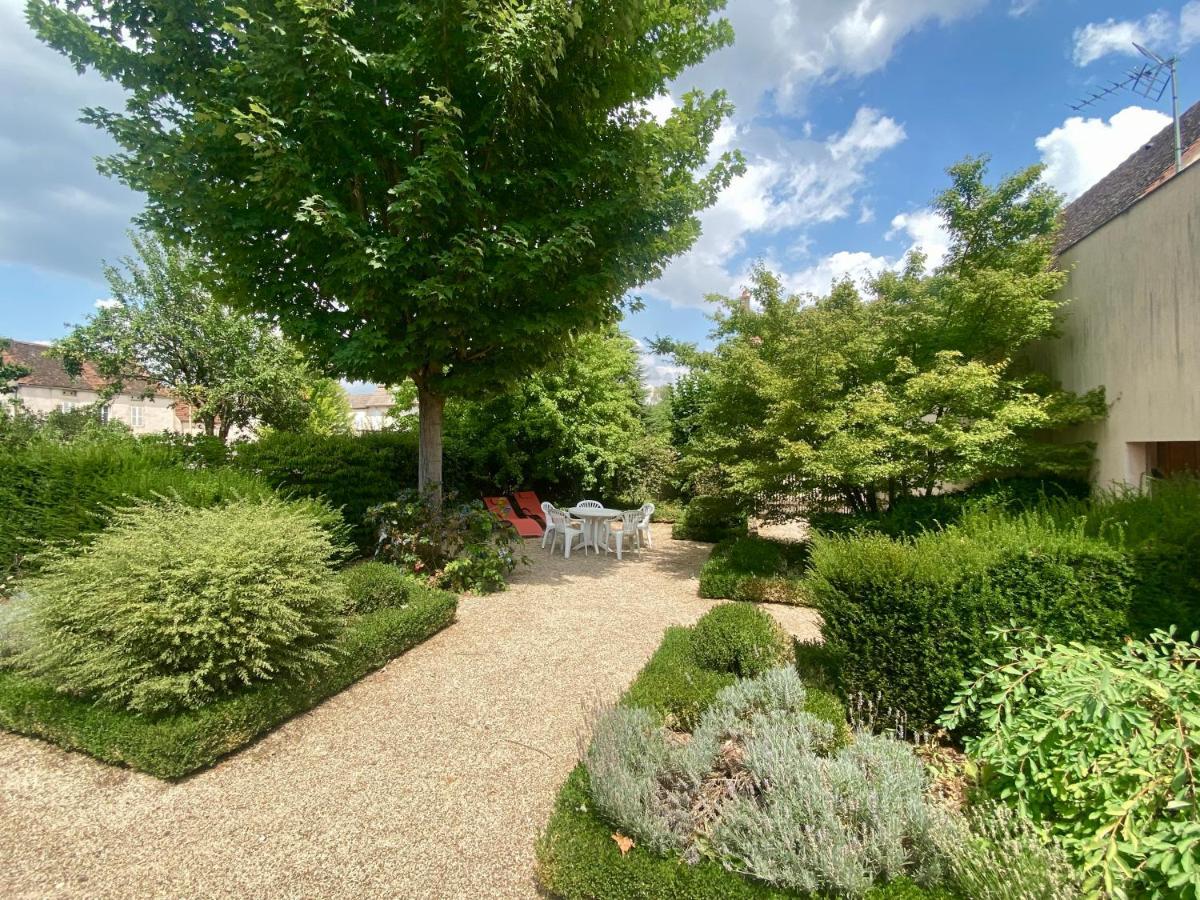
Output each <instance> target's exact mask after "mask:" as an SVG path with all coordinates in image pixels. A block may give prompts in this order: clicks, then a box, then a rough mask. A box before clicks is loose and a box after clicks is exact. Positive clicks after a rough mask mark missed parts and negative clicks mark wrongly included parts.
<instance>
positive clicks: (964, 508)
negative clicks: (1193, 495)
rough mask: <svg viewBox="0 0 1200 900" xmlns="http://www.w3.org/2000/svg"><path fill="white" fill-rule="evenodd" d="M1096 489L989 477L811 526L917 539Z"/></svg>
mask: <svg viewBox="0 0 1200 900" xmlns="http://www.w3.org/2000/svg"><path fill="white" fill-rule="evenodd" d="M1089 492H1090V486H1089V485H1088V483H1087V482H1086V481H1083V480H1081V479H1069V478H1047V477H1040V478H1039V477H1022V476H1016V477H1004V478H987V479H984V480H983V481H980V482H977V483H975V484H973V485H971V486H970V487H968V488H965V489H963V490H956V491H946V492H944V493H940V494H931V495H928V496H922V495H917V496H902V497H897V498H896V499H895V501H894V502H893V503H892V504H891V506H890V507H888V509H887V510H881V511H879V512H878V513H876V514H874V515H870V514H868V515H854V514H845V513H816V514H814V515H811V516H809V517H808V519H809V523H810V524H811V525H812V526H813V527H814V528H817V529H818V530H820V531H824V532H826V533H828V534H844V533H848V532H851V531H870V532H874V533H877V534H886V535H888V536H889V537H916V536H917V535H919V534H921V533H922V532H925V531H932V530H935V529H938V528H945V527H947V526H949V525H955V524H957V523H958V522H959V521H960V520H961V519H962V518H963V516H965V515H966V514H967V513H969V512H974V511H979V510H985V509H986V510H995V511H1006V512H1011V513H1020V512H1023V511H1025V510H1033V509H1037V508H1040V507H1044V506H1046V505H1048V504H1053V503H1056V502H1060V503H1061V502H1067V503H1070V502H1071V501H1079V500H1084V499H1086V498H1087V496H1088V494H1089Z"/></svg>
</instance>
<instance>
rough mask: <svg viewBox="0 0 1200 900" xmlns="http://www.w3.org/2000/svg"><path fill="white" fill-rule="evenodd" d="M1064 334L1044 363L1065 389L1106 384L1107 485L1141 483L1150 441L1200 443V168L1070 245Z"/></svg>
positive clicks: (1043, 351) (1101, 429) (1039, 359)
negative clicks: (1069, 271) (1107, 411)
mask: <svg viewBox="0 0 1200 900" xmlns="http://www.w3.org/2000/svg"><path fill="white" fill-rule="evenodd" d="M1060 263H1061V264H1062V265H1063V266H1064V267H1066V268H1069V269H1070V270H1071V277H1070V281H1069V282H1068V283H1067V286H1066V288H1065V290H1064V292H1063V296H1065V297H1067V298H1070V301H1071V302H1070V303H1069V305H1068V306H1067V307H1066V308H1065V310H1064V312H1063V319H1062V325H1061V329H1062V338H1061V339H1059V340H1057V341H1054V342H1052V343H1049V344H1046V345H1044V346H1042V347H1040V348H1038V349H1037V350H1036V351H1035V353H1034V360H1033V361H1034V364H1035V365H1036V366H1037V367H1038V368H1041V369H1043V370H1044V371H1047V372H1048V373H1049V374H1050V375H1052V376H1053V377H1055V378H1057V379H1058V380H1060V381H1061V382H1062V384H1063V387H1065V388H1067V389H1069V390H1073V391H1080V392H1082V391H1087V390H1090V389H1092V388H1094V387H1099V386H1101V385H1102V386H1104V388H1105V390H1106V394H1107V399H1108V404H1109V413H1108V418H1107V420H1105V421H1103V422H1100V423H1097V424H1095V425H1089V426H1086V427H1084V428H1081V429H1077V430H1075V432H1074V433H1073V434H1071V435H1070V437H1071V438H1084V439H1087V440H1092V441H1095V443H1096V445H1097V446H1096V457H1097V465H1096V469H1095V471H1094V476H1095V480H1096V482H1097V484H1099V485H1101V486H1106V485H1109V484H1112V483H1113V482H1125V483H1127V484H1131V485H1135V486H1140V484H1141V480H1142V476H1143V475H1144V473H1145V471H1146V469H1147V466H1148V462H1147V448H1146V444H1149V443H1153V442H1157V441H1200V165H1196V166H1192V167H1191V168H1188V169H1185V170H1184V171H1183V172H1182V173H1181V174H1180V175H1178V176H1176V177H1174V178H1172V179H1171V180H1170V181H1168V182H1167V183H1166V184H1164V185H1163V186H1162V187H1160V188H1158V190H1156V191H1154V192H1153V193H1151V194H1149V195H1147V196H1145V197H1143V198H1142V199H1141V200H1139V201H1138V202H1137V203H1136V204H1134V205H1133V206H1132V207H1131V208H1130V209H1128V210H1126V211H1125V212H1124V213H1122V214H1121V215H1120V216H1117V217H1116V218H1115V219H1113V220H1112V221H1110V222H1108V223H1107V224H1105V225H1104V226H1103V227H1102V228H1100V229H1098V230H1097V231H1095V232H1093V233H1092V234H1090V235H1089V236H1088V237H1086V238H1084V239H1083V240H1082V241H1080V242H1079V243H1078V244H1076V245H1075V246H1073V247H1071V248H1070V249H1069V250H1067V251H1066V252H1065V253H1064V254H1063V255H1062V257H1061V259H1060Z"/></svg>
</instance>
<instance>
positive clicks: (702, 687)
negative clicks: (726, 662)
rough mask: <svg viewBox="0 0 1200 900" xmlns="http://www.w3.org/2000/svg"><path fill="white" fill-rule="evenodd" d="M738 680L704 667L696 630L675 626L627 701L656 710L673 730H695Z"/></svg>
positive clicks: (633, 685)
mask: <svg viewBox="0 0 1200 900" xmlns="http://www.w3.org/2000/svg"><path fill="white" fill-rule="evenodd" d="M735 678H736V676H735V675H733V674H732V673H731V672H726V671H715V670H713V669H706V668H703V667H702V666H701V665H700V664H699V662H697V661H696V658H695V656H694V655H693V654H692V630H691V629H690V628H684V627H681V626H674V627H671V628H668V629H667V630H666V633H665V634H664V635H663V640H662V643H661V644H660V645H659V647H658V649H657V650H655V651H654V655H653V656H651V657H650V659H649V661H647V663H646V665H645V666H644V667H643V668H642V670H641V672H639V673H638V676H637V678H635V679H634V682H633V684H631V685H630V686H629V690H628V691H627V692H626V694H625V698H624V700H623V702H624V703H626V704H628V705H630V706H637V707H640V708H643V709H648V710H652V711H653V712H655V713H656V714H657V715H658V716H659V717H660V718H661V719H662V720H663V721H664V722H666V723H667V724H668V725H670V726H671V727H673V728H679V729H682V730H684V731H691V730H692V729H693V728H694V727H695V726H696V723H697V722H698V721H699V720H700V714H701V713H703V712H704V710H706V709H708V707H709V705H710V704H711V703H712V702H713V700H714V699H716V696H717V694H719V693H720V692H721V690H722V689H724V688H726V687H728V686H729V685H731V684H733V682H734V680H735Z"/></svg>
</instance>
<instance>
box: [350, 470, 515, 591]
mask: <svg viewBox="0 0 1200 900" xmlns="http://www.w3.org/2000/svg"><path fill="white" fill-rule="evenodd" d="M366 521H367V523H368V524H369V525H370V526H371V527H372V528H373V529H374V530H375V533H376V534H377V535H378V538H377V541H376V544H375V555H376V556H377V557H378V558H379V559H382V560H386V561H387V562H390V563H393V564H394V565H397V566H399V567H400V568H402V569H404V570H405V571H406V572H412V573H413V574H416V575H421V576H424V577H427V578H432V579H434V580H435V581H436V582H437V583H438V584H439V585H440V586H441V587H444V588H448V589H449V590H454V591H474V592H476V593H480V594H489V593H492V592H494V591H502V590H504V588H505V587H506V586H507V583H508V582H507V578H508V576H509V575H511V574H512V572H513V570H514V569H516V567H517V562H518V561H526V562H527V561H528V560H525V559H524V557H521V558H520V560H519V559H518V557H517V551H516V548H518V547H520V546H521V538H520V536H519V535H518V534H517V531H516V529H515V528H513V527H512V525H511V524H510V523H509V522H505V521H502V520H501V519H499V518H497V517H496V516H494V515H493V514H492V513H491V512H489V511H488V510H487V509H486V508H485V507H484V505H483V503H481V502H480V501H478V500H473V501H468V502H460V501H459V500H458V499H457V497H456V496H455V495H454V494H453V493H449V494H447V495H446V496H445V497H444V498H443V499H442V501H441V502H440V503H433V502H430V500H429V498H423V497H421V496H420V495H419V494H418V493H417V492H416V491H403V492H401V494H400V499H399V500H396V501H394V502H392V503H384V504H382V505H380V506H377V507H375V508H373V509H371V510H370V511H369V512H368V513H367V518H366Z"/></svg>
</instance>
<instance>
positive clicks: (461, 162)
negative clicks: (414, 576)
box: [28, 0, 740, 487]
mask: <svg viewBox="0 0 1200 900" xmlns="http://www.w3.org/2000/svg"><path fill="white" fill-rule="evenodd" d="M722 6H723V0H653V2H650V0H447V2H431V0H374V2H362V3H348V2H345V0H282V2H281V0H244V3H243V4H242V5H241V6H238V5H229V6H227V5H226V4H225V3H224V2H215V3H214V2H195V0H193V2H182V3H181V2H180V0H91V2H87V3H84V2H82V0H30V2H29V5H28V16H29V21H30V23H31V24H32V26H33V27H34V28H35V30H36V31H37V33H38V34H39V36H40V37H41V38H42V39H43V40H45V41H46V42H47V43H48V44H50V45H51V46H53V47H55V48H57V49H59V50H61V51H62V52H64V53H65V54H67V56H68V57H69V58H70V59H71V60H72V61H73V62H74V63H75V64H76V66H78V67H80V68H82V67H87V66H90V67H94V68H95V69H97V70H98V71H99V72H100V73H102V74H103V75H105V76H107V77H109V78H112V79H115V80H118V81H119V82H120V83H121V84H123V85H124V86H125V87H126V88H127V90H128V92H129V94H128V102H127V106H126V110H125V111H124V112H123V113H122V112H115V111H108V110H102V109H97V110H89V111H87V112H86V114H85V117H86V118H87V119H88V120H90V121H91V122H93V123H95V124H97V125H99V126H101V127H103V128H105V129H107V130H108V131H109V132H110V133H111V134H112V135H113V137H114V138H115V139H116V140H117V142H118V143H119V144H120V145H121V146H122V147H123V148H124V152H122V153H119V154H117V155H115V156H112V157H110V158H108V159H107V160H106V161H104V163H103V168H104V169H105V170H106V171H108V172H110V173H112V174H115V175H116V176H117V177H119V178H120V179H121V180H123V181H124V182H126V183H127V184H129V185H130V186H131V187H133V188H135V189H137V190H139V191H144V192H145V193H146V195H147V197H148V199H149V205H148V211H147V213H146V219H147V220H148V221H149V222H152V223H154V224H156V225H157V226H159V227H161V228H164V229H166V230H167V231H168V232H170V233H172V234H174V235H175V236H177V237H179V238H181V239H186V240H188V241H190V242H191V243H192V244H193V245H195V246H196V247H197V248H199V250H200V252H202V253H204V254H205V255H206V257H207V258H209V259H210V260H211V262H212V263H214V264H215V265H216V266H217V268H218V270H219V271H220V273H221V276H222V278H223V280H224V287H225V290H224V294H225V295H227V296H230V297H237V298H240V299H242V300H243V301H244V302H246V303H247V304H249V305H251V306H252V307H253V308H254V309H256V310H259V311H262V312H265V313H268V314H270V315H271V316H273V317H275V318H276V320H277V321H278V323H279V325H280V326H281V327H282V328H283V330H284V331H285V332H286V333H287V334H288V335H290V336H291V337H292V338H294V339H295V340H296V341H297V342H299V343H300V344H301V345H302V346H303V347H305V348H306V349H307V350H308V351H310V352H312V353H314V354H316V355H317V356H319V357H321V358H322V359H325V360H327V361H330V362H332V364H333V365H334V366H335V367H336V369H337V370H338V371H340V372H341V373H342V374H345V375H347V376H349V377H352V378H361V379H368V380H374V381H378V382H382V383H385V384H397V383H399V382H401V381H402V380H403V379H405V378H410V379H412V381H413V382H414V383H415V384H416V385H417V388H418V393H419V407H420V418H421V463H420V481H421V485H422V486H423V487H428V486H430V485H433V484H435V483H437V482H440V480H441V430H442V413H443V406H444V399H445V397H446V396H447V395H448V394H461V395H477V394H480V393H486V392H488V391H491V390H495V389H497V388H499V387H501V386H503V385H505V384H508V383H511V382H512V381H514V380H516V379H518V378H520V377H521V376H523V375H525V374H527V373H529V372H532V371H535V370H537V369H538V368H541V367H542V366H544V365H545V364H547V363H548V362H550V361H551V360H553V359H554V358H555V357H556V356H557V355H558V354H561V353H563V352H565V350H566V348H567V347H568V346H569V342H570V340H571V339H572V338H573V337H574V336H576V335H577V334H579V333H581V332H585V331H589V330H594V329H597V328H599V327H601V326H603V325H606V324H610V323H612V322H614V321H615V320H616V319H617V318H618V317H619V315H620V312H621V309H622V305H623V303H624V302H625V301H624V299H623V298H624V297H625V296H626V294H627V291H629V289H630V288H632V287H634V286H636V285H638V284H641V283H644V282H646V281H648V280H650V279H653V278H655V277H657V276H658V275H659V274H660V272H661V270H662V266H663V264H664V262H665V261H666V260H667V259H668V258H669V257H671V256H672V255H673V254H676V253H678V252H680V251H681V250H683V249H685V248H687V247H688V246H689V245H690V244H691V243H692V242H693V241H694V240H695V238H696V236H697V234H698V230H699V226H698V223H697V220H696V217H695V214H696V212H697V211H698V210H700V209H702V208H704V207H705V206H707V205H709V204H711V203H712V202H714V200H715V198H716V195H717V193H718V191H719V190H720V189H721V188H722V187H723V186H724V185H725V184H727V183H728V180H729V179H730V178H731V177H732V175H733V174H734V173H735V172H736V171H737V170H738V167H739V166H740V158H738V157H736V156H730V155H728V154H726V155H725V156H723V157H721V159H719V160H718V161H716V162H715V164H713V165H708V166H706V163H707V162H708V156H709V145H710V143H711V141H712V139H713V136H714V134H715V132H716V129H717V127H718V125H720V123H721V121H722V120H723V119H724V118H725V116H726V115H727V114H728V113H729V112H730V107H729V105H728V103H727V102H726V100H725V98H724V95H723V94H722V93H720V92H716V93H713V94H710V95H704V94H701V93H689V94H686V95H684V96H683V98H682V100H681V102H680V104H679V105H678V106H677V107H676V108H675V109H674V111H673V112H672V114H671V116H670V117H669V118H668V119H667V120H666V121H664V122H660V121H657V120H656V119H655V118H654V117H653V116H652V115H651V114H650V113H649V112H648V111H647V110H646V104H645V101H647V100H649V99H651V98H654V97H655V96H657V95H659V94H660V93H661V92H662V91H664V89H665V88H666V86H667V85H668V84H669V83H670V82H672V81H673V79H675V78H676V76H678V75H679V74H680V73H681V72H682V71H683V70H684V69H685V68H686V67H687V66H689V65H692V64H694V63H697V62H699V61H700V60H702V59H703V58H704V57H705V56H706V55H707V54H708V53H710V52H711V51H712V50H713V49H715V48H717V47H720V46H722V45H724V44H726V43H728V42H729V41H730V40H732V31H731V29H730V27H729V25H728V23H727V22H725V21H724V20H719V19H714V18H713V16H714V14H715V12H716V11H717V10H719V9H720V8H721V7H722ZM700 170H703V174H702V175H699V176H698V175H697V174H696V173H697V172H698V171H700Z"/></svg>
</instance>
